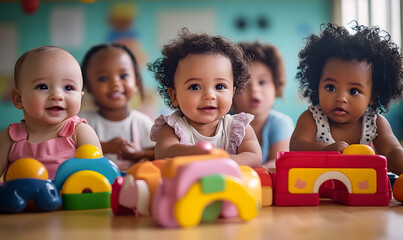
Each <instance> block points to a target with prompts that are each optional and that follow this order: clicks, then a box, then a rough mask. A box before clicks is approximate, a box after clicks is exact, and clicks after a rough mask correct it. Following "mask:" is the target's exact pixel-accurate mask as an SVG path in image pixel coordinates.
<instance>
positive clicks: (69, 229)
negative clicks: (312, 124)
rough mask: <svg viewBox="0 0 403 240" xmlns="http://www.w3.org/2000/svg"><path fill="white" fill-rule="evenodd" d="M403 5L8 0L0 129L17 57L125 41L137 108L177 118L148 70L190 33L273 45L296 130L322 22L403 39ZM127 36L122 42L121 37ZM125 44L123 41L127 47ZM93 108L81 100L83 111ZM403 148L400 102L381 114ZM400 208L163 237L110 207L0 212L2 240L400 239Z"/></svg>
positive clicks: (220, 226)
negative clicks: (137, 84)
mask: <svg viewBox="0 0 403 240" xmlns="http://www.w3.org/2000/svg"><path fill="white" fill-rule="evenodd" d="M402 6H403V1H402V0H236V1H232V0H216V1H215V0H187V1H186V0H176V1H171V0H166V1H164V0H160V1H158V0H22V1H21V0H1V1H0V115H1V116H2V117H1V118H0V128H1V129H4V128H6V127H7V126H8V125H9V124H10V123H14V122H19V121H20V120H21V119H22V118H23V114H22V111H20V110H18V109H16V108H15V107H14V106H13V104H12V102H11V101H10V89H12V88H13V87H14V85H13V84H14V81H13V71H14V64H15V62H16V60H17V59H18V57H19V56H20V55H21V54H23V53H24V52H26V51H28V50H29V49H32V48H35V47H38V46H41V45H56V46H60V47H62V48H64V49H65V50H67V51H68V52H70V53H71V54H72V55H73V56H74V57H75V58H76V59H77V61H78V62H79V63H81V62H82V60H83V57H84V54H85V53H86V51H87V50H88V49H89V48H90V47H92V46H93V45H96V44H100V43H104V42H114V41H122V42H125V43H126V44H127V45H128V46H129V47H130V49H131V50H132V51H133V52H134V53H135V55H136V57H137V59H138V61H139V64H140V68H141V75H142V77H143V83H144V87H145V99H144V101H143V102H142V103H140V100H139V99H137V98H135V99H133V101H132V103H131V106H132V107H133V108H134V109H137V110H139V111H142V112H144V113H145V114H147V115H149V116H150V117H151V118H153V119H154V118H156V117H157V116H159V115H160V114H167V113H169V112H170V110H169V109H168V108H167V107H166V106H165V105H164V103H163V102H162V100H161V99H160V97H159V96H158V94H157V90H156V82H155V81H154V79H153V76H152V74H151V73H150V72H149V71H148V70H147V67H146V64H147V62H149V61H153V60H155V59H157V58H158V57H160V54H161V48H162V46H163V45H164V44H166V43H168V41H169V40H170V39H172V38H174V37H175V36H176V35H177V33H178V31H179V30H180V29H182V28H183V27H187V28H188V29H189V30H190V31H191V32H195V33H197V32H206V33H211V34H217V35H222V36H224V37H226V38H228V39H230V40H231V41H233V42H240V41H259V42H262V43H271V44H274V45H275V46H277V47H278V48H279V50H280V51H281V53H282V55H283V57H284V60H285V67H286V80H287V85H286V87H285V91H284V96H283V97H282V98H280V99H277V100H276V102H275V105H274V109H277V110H280V111H281V112H283V113H285V114H287V115H289V116H290V117H291V119H292V120H293V121H294V123H296V122H297V120H298V117H299V116H300V115H301V113H302V112H303V111H305V110H306V109H307V107H308V102H307V101H306V100H304V99H302V97H301V95H300V93H299V91H298V84H297V81H296V78H295V76H296V72H297V66H298V61H299V60H298V52H299V51H300V50H301V48H302V47H303V46H304V45H305V40H306V38H307V37H308V36H309V35H310V34H318V33H319V32H320V30H321V24H322V23H327V22H333V23H336V24H338V25H343V26H349V23H350V22H351V21H352V20H357V21H358V23H359V24H363V25H368V26H374V25H377V26H380V27H381V28H382V29H385V30H386V31H388V32H389V33H390V34H391V36H392V40H393V41H394V42H395V43H397V44H398V45H399V46H400V47H401V46H402V41H403V20H402V19H403V17H402V15H403V10H402V9H403V7H402ZM122 36H124V37H122ZM123 38H124V39H123ZM91 108H94V106H93V105H92V101H91V99H90V97H89V96H88V94H87V95H84V99H83V102H82V109H91ZM384 116H385V117H386V118H387V119H388V121H389V122H390V124H391V127H392V129H393V132H394V134H395V135H396V137H397V138H398V139H399V140H400V142H402V140H403V103H393V104H392V105H391V106H390V110H389V112H388V113H386V114H385V115H384ZM401 224H403V206H402V205H401V203H399V202H397V201H395V200H394V199H392V200H391V202H390V204H389V206H375V207H374V206H345V205H343V204H340V203H337V202H335V201H333V200H330V199H321V200H320V203H319V205H318V206H292V207H286V206H284V207H283V206H268V207H263V208H262V209H260V211H259V213H258V215H257V217H256V218H254V219H252V220H250V221H247V222H243V221H242V220H239V219H219V220H216V221H215V222H213V223H200V224H199V225H197V226H195V227H191V228H173V229H169V228H168V229H165V228H161V227H158V226H156V225H155V223H154V221H153V219H152V218H151V217H149V216H148V217H145V216H134V215H119V216H116V215H114V214H113V213H112V211H111V209H109V208H104V209H91V210H71V211H70V210H69V211H62V210H58V211H52V212H24V213H17V214H4V213H0V236H1V238H3V237H4V239H26V238H31V239H84V238H98V239H129V238H132V239H139V238H144V239H156V238H162V239H207V238H211V239H342V238H344V239H399V238H401V236H402V235H403V229H402V228H401Z"/></svg>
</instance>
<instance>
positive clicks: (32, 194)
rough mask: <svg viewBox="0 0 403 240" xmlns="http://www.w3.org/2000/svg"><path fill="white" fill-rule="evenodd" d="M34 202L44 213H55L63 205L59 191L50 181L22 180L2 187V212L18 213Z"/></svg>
mask: <svg viewBox="0 0 403 240" xmlns="http://www.w3.org/2000/svg"><path fill="white" fill-rule="evenodd" d="M29 200H33V201H34V203H35V205H36V207H37V208H38V209H39V210H42V211H53V210H56V209H58V208H59V207H60V206H61V204H62V199H61V197H60V195H59V191H58V190H57V189H56V186H55V185H54V183H53V182H52V181H50V180H42V179H35V178H21V179H15V180H10V181H7V182H5V183H3V184H2V185H0V211H1V212H8V213H18V212H21V211H22V210H24V209H25V207H26V205H27V201H29Z"/></svg>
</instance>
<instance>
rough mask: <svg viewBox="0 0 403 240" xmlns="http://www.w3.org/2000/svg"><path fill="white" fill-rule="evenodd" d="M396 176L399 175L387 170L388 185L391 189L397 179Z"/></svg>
mask: <svg viewBox="0 0 403 240" xmlns="http://www.w3.org/2000/svg"><path fill="white" fill-rule="evenodd" d="M398 177H399V176H397V175H396V174H394V173H392V172H388V178H389V181H390V186H391V188H392V189H393V184H395V181H396V179H397V178H398Z"/></svg>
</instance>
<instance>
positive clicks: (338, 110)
mask: <svg viewBox="0 0 403 240" xmlns="http://www.w3.org/2000/svg"><path fill="white" fill-rule="evenodd" d="M333 112H334V114H336V115H338V116H343V115H345V114H347V111H346V109H344V108H342V107H336V108H334V109H333Z"/></svg>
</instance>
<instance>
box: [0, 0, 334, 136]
mask: <svg viewBox="0 0 403 240" xmlns="http://www.w3.org/2000/svg"><path fill="white" fill-rule="evenodd" d="M116 2H118V1H97V2H95V3H92V4H84V3H81V2H79V1H71V2H42V3H41V5H40V7H39V9H38V11H37V12H36V13H34V14H33V15H26V14H24V13H23V12H22V10H21V7H20V4H19V3H0V24H2V23H12V24H15V25H16V26H17V36H18V39H17V41H18V44H17V46H18V49H17V51H18V52H17V55H18V56H19V55H21V54H22V53H23V52H25V51H27V50H29V49H31V48H34V47H37V46H39V45H46V44H50V30H49V29H50V27H51V26H50V22H49V21H50V14H51V11H52V9H53V8H54V7H65V8H69V7H79V8H82V9H83V10H84V12H85V23H84V24H85V26H84V27H85V35H84V43H83V44H82V46H80V47H77V48H69V47H64V46H61V47H63V48H65V49H66V50H67V51H69V52H70V53H71V54H72V55H73V56H74V57H76V58H77V60H78V61H79V62H81V60H82V58H83V55H84V54H85V52H86V51H87V50H88V49H89V48H90V47H91V46H93V45H94V44H98V43H101V42H104V41H105V37H106V35H107V34H108V32H109V30H110V27H109V25H108V22H107V16H108V13H109V9H110V7H111V6H112V5H113V4H115V3H116ZM122 2H130V1H122ZM131 2H133V3H135V4H136V5H137V9H138V13H137V18H136V22H135V25H134V26H133V28H135V29H136V31H138V32H139V34H140V38H139V40H140V42H141V44H142V46H143V48H144V50H145V52H147V55H148V58H149V59H150V60H153V59H155V58H157V57H158V56H159V54H160V49H159V47H157V46H158V44H157V29H158V28H157V17H158V14H159V13H160V12H161V11H162V10H166V9H173V10H184V11H186V10H199V9H207V10H213V11H214V12H215V15H216V20H217V21H216V33H217V34H220V35H223V36H225V37H228V38H229V39H231V40H233V41H235V42H237V41H243V40H250V41H255V40H259V41H261V42H270V43H273V44H275V45H277V46H278V47H279V49H280V50H281V51H282V53H283V55H284V58H285V61H286V67H287V81H288V84H287V87H286V91H285V96H284V99H283V100H281V99H280V100H277V101H276V105H275V108H276V109H279V110H280V111H282V112H285V113H287V114H288V115H290V116H291V117H292V118H293V120H294V121H296V120H297V119H298V116H299V115H300V114H301V112H303V111H304V110H305V109H306V106H307V103H306V101H301V99H300V98H299V94H298V91H297V85H296V81H295V80H294V79H295V74H296V67H297V64H298V57H297V55H298V52H299V50H300V49H301V48H302V47H303V46H304V38H305V37H307V36H308V35H309V34H310V33H319V31H320V24H321V23H323V22H329V21H332V1H331V0H304V1H302V0H278V1H274V0H266V1H263V0H257V1H224V0H222V1H207V0H206V1H145V0H144V1H131ZM239 16H242V17H244V18H245V19H246V20H247V22H248V23H250V27H249V28H246V29H244V30H239V29H237V28H236V25H235V23H234V21H235V19H236V18H237V17H239ZM258 16H265V17H267V19H268V20H269V27H268V29H267V30H262V29H259V28H258V27H256V24H255V22H256V18H257V17H258ZM178 30H179V29H178ZM0 37H1V36H0ZM142 74H143V77H144V78H145V81H146V85H147V86H149V87H152V86H154V81H153V79H152V76H151V74H150V73H149V72H148V71H147V70H146V69H143V71H142ZM0 116H3V117H2V118H0V128H1V129H3V128H4V127H6V126H7V125H8V124H9V123H11V122H16V121H19V120H20V119H21V118H22V113H21V112H20V111H18V110H16V109H15V108H13V107H12V104H11V103H10V102H5V101H0Z"/></svg>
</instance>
